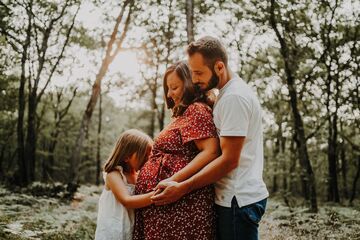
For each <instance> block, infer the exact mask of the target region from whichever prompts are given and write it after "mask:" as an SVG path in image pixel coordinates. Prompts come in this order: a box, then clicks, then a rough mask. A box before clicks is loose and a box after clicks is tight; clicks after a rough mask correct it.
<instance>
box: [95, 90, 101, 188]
mask: <svg viewBox="0 0 360 240" xmlns="http://www.w3.org/2000/svg"><path fill="white" fill-rule="evenodd" d="M99 97H100V99H99V125H98V132H97V149H96V179H95V182H96V185H99V184H100V174H101V153H100V150H101V124H102V94H101V90H100V96H99Z"/></svg>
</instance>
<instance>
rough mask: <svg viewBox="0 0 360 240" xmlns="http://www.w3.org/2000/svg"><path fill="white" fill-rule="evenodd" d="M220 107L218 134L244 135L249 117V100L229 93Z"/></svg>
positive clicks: (246, 131)
mask: <svg viewBox="0 0 360 240" xmlns="http://www.w3.org/2000/svg"><path fill="white" fill-rule="evenodd" d="M219 107H220V114H221V122H220V126H219V130H220V133H219V135H220V136H224V137H225V136H244V137H246V135H247V133H248V128H249V122H250V117H251V112H252V110H251V104H250V102H249V101H248V100H247V99H245V98H244V97H241V96H239V95H229V96H226V98H225V99H223V100H222V103H221V106H219Z"/></svg>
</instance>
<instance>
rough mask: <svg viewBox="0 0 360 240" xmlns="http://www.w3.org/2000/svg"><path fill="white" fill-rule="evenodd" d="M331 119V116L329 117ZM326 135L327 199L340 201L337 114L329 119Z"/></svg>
mask: <svg viewBox="0 0 360 240" xmlns="http://www.w3.org/2000/svg"><path fill="white" fill-rule="evenodd" d="M330 119H331V117H330ZM330 124H331V125H330V127H329V137H328V162H329V179H328V181H329V183H328V184H329V185H328V201H334V202H340V198H339V189H338V180H337V126H336V124H337V116H336V113H335V114H334V117H333V119H332V121H331V120H330Z"/></svg>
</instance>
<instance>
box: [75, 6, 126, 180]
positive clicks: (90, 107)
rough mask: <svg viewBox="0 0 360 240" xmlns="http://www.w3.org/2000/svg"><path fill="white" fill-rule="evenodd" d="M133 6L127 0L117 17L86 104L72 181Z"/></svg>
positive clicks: (77, 139)
mask: <svg viewBox="0 0 360 240" xmlns="http://www.w3.org/2000/svg"><path fill="white" fill-rule="evenodd" d="M129 4H131V5H130V7H129V11H128V14H127V18H126V22H125V26H124V30H123V32H122V34H121V36H120V38H117V37H116V36H117V33H118V29H119V25H120V23H121V22H122V19H123V16H124V13H125V9H126V7H127V6H128V5H129ZM132 6H133V1H129V0H128V1H125V2H124V4H123V6H122V8H121V11H120V14H119V16H118V17H117V19H116V23H115V26H114V29H113V32H112V34H111V37H110V40H109V42H108V44H107V49H106V53H105V57H104V59H103V61H102V64H101V67H100V69H99V72H98V74H97V75H96V79H95V82H94V84H93V87H92V93H91V96H90V99H89V102H88V104H87V106H86V110H85V112H84V114H83V117H82V120H81V125H80V129H79V133H78V136H77V138H76V143H75V147H74V150H73V153H72V157H71V162H70V169H69V170H70V171H69V172H70V179H69V181H70V182H72V183H77V182H78V174H77V173H78V169H79V164H80V160H81V152H82V148H83V142H84V137H85V133H86V132H87V131H88V128H89V125H90V121H91V116H92V113H93V111H94V108H95V106H96V103H97V100H98V97H99V94H100V86H101V81H102V79H103V78H104V76H105V74H106V72H107V70H108V68H109V65H110V64H111V63H112V61H113V60H114V58H115V57H116V56H117V54H118V53H119V51H120V49H121V47H122V43H123V41H124V39H125V36H126V33H127V30H128V26H129V23H130V16H131V13H132ZM114 44H116V49H115V51H114V53H113V49H112V48H113V45H114Z"/></svg>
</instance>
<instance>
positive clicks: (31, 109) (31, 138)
mask: <svg viewBox="0 0 360 240" xmlns="http://www.w3.org/2000/svg"><path fill="white" fill-rule="evenodd" d="M29 85H30V83H29ZM35 94H36V89H35V90H34V91H33V92H31V93H29V102H28V126H27V138H26V145H25V153H26V157H27V161H28V163H29V168H28V179H29V181H30V182H33V181H35V161H36V142H37V134H36V108H37V102H36V95H35Z"/></svg>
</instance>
